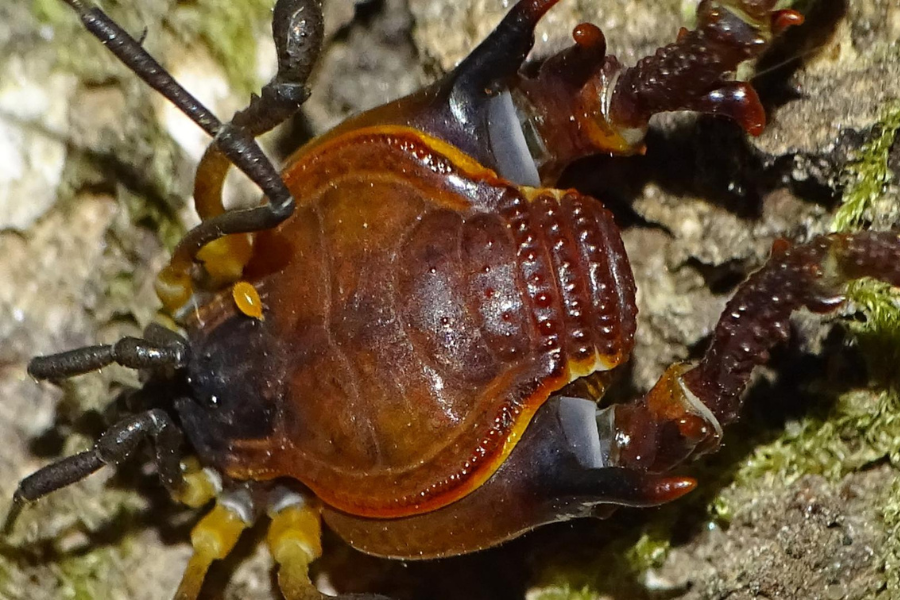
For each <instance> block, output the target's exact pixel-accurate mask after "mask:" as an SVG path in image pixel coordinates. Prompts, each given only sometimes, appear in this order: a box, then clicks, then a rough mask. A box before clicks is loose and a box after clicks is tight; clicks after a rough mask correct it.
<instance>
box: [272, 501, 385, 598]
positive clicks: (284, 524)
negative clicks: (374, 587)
mask: <svg viewBox="0 0 900 600" xmlns="http://www.w3.org/2000/svg"><path fill="white" fill-rule="evenodd" d="M274 500H275V501H274V502H273V503H272V505H271V508H270V510H269V516H270V517H271V519H272V523H271V524H270V525H269V532H268V535H267V537H266V541H267V543H268V545H269V552H270V553H271V554H272V558H273V559H275V562H276V563H277V564H278V587H279V588H281V593H282V594H283V595H284V598H285V600H327V599H329V598H332V596H326V595H325V594H323V593H321V592H320V591H319V590H317V589H316V587H315V586H314V585H313V584H312V581H310V578H309V565H310V564H311V563H312V562H313V561H315V560H316V559H318V558H319V557H320V556H322V542H321V538H322V509H321V507H320V506H318V504H315V503H313V502H309V501H307V499H305V498H304V497H303V496H300V495H299V494H295V493H292V492H286V493H281V490H279V492H278V493H277V494H276V495H275V497H274ZM336 598H337V599H339V600H390V599H389V598H386V597H385V596H379V595H376V594H341V595H339V596H336Z"/></svg>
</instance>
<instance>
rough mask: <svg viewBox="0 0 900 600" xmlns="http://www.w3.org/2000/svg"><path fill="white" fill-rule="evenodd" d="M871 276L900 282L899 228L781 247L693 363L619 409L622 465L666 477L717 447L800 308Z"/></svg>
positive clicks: (821, 307)
mask: <svg viewBox="0 0 900 600" xmlns="http://www.w3.org/2000/svg"><path fill="white" fill-rule="evenodd" d="M863 277H872V278H875V279H879V280H881V281H884V282H886V283H889V284H891V285H894V286H900V232H897V231H886V232H874V231H867V232H859V233H849V234H832V235H826V236H821V237H818V238H816V239H814V240H813V241H811V242H809V243H808V244H804V245H802V246H796V247H791V246H790V244H788V243H787V242H785V241H778V242H776V243H775V244H774V246H773V249H772V256H771V258H770V259H769V261H768V262H767V263H766V265H765V266H764V267H763V268H762V269H760V270H759V271H757V272H756V273H754V274H753V275H751V276H750V278H749V279H748V280H747V281H746V282H745V283H744V284H742V285H741V286H740V287H739V288H738V290H737V292H736V293H735V295H734V297H733V298H732V299H731V301H729V302H728V304H727V305H726V307H725V312H724V313H723V315H722V317H721V319H720V320H719V323H718V324H717V325H716V328H715V331H714V333H713V340H712V343H711V345H710V347H709V349H707V351H706V353H705V354H704V355H703V358H702V359H701V360H700V361H699V362H698V363H697V365H696V366H693V367H692V366H690V365H674V366H673V367H671V368H669V369H668V371H667V372H666V373H665V375H663V377H662V378H661V379H660V380H659V382H658V383H657V384H656V385H655V386H654V387H653V389H652V390H650V392H648V394H647V395H646V396H645V397H644V398H642V399H640V400H639V401H637V402H635V403H633V404H626V405H621V406H617V407H615V408H616V410H615V417H614V418H615V426H614V427H615V430H616V431H617V432H618V435H617V439H618V440H629V441H628V442H626V443H621V442H620V443H619V447H618V453H619V462H618V463H617V464H618V465H619V466H625V467H631V468H637V469H640V470H643V471H650V472H662V471H666V470H668V469H670V468H672V467H673V466H675V465H677V464H678V463H680V462H682V461H684V460H685V459H687V458H689V457H691V456H697V455H699V454H702V453H704V452H708V451H711V450H714V449H715V448H716V447H717V446H718V443H719V438H720V437H721V426H722V425H727V424H729V423H731V422H733V421H734V420H736V419H737V417H738V414H739V412H740V408H741V404H742V400H741V395H742V393H743V391H744V388H745V387H746V385H747V382H748V381H749V379H750V375H751V373H752V371H753V369H754V368H755V367H757V366H759V365H761V364H764V363H765V362H766V361H767V360H768V357H769V352H770V351H771V349H772V348H773V347H774V346H775V345H776V344H778V343H780V342H783V341H785V340H787V339H788V337H789V334H790V320H789V319H790V315H791V313H793V312H794V311H796V310H798V309H800V308H806V309H808V310H810V311H812V312H817V313H827V312H830V311H833V310H835V309H836V308H837V307H838V306H840V305H841V304H842V303H843V301H844V296H843V294H842V286H843V285H844V284H846V283H848V282H850V281H853V280H855V279H860V278H863Z"/></svg>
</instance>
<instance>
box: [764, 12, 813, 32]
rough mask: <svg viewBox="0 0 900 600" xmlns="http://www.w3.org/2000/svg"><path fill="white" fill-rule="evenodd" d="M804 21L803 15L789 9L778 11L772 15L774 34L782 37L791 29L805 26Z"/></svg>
mask: <svg viewBox="0 0 900 600" xmlns="http://www.w3.org/2000/svg"><path fill="white" fill-rule="evenodd" d="M804 20H805V19H804V17H803V15H801V14H800V13H798V12H797V11H796V10H790V9H787V10H779V11H776V12H775V14H773V15H772V32H773V33H774V34H775V35H780V34H781V33H782V32H784V30H786V29H788V28H790V27H796V26H798V25H803V21H804Z"/></svg>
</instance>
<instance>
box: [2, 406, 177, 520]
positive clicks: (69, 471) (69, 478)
mask: <svg viewBox="0 0 900 600" xmlns="http://www.w3.org/2000/svg"><path fill="white" fill-rule="evenodd" d="M148 437H149V438H153V442H154V445H155V447H156V466H157V469H158V471H159V478H160V479H161V480H162V482H163V484H164V485H165V486H166V487H167V488H168V489H169V490H172V491H178V490H179V489H180V488H181V487H182V485H183V484H184V479H183V477H182V474H181V464H180V461H181V442H182V436H181V431H180V430H179V429H178V428H177V427H176V426H175V423H173V422H172V419H171V418H170V417H169V415H168V414H166V412H165V411H163V410H161V409H158V408H157V409H153V410H149V411H147V412H143V413H140V414H138V415H135V416H133V417H129V418H128V419H125V420H123V421H119V422H118V423H116V424H115V425H113V426H112V427H110V428H109V429H108V430H107V431H106V432H105V433H104V434H103V435H102V436H101V437H100V439H99V440H97V443H96V444H94V447H93V448H92V449H90V450H87V451H85V452H81V453H79V454H76V455H74V456H69V457H68V458H64V459H62V460H60V461H57V462H55V463H53V464H51V465H47V466H46V467H44V468H43V469H41V470H39V471H37V472H36V473H33V474H32V475H29V476H28V477H26V478H25V479H23V480H22V481H21V482H19V487H18V489H17V490H16V493H15V494H14V495H13V502H12V506H11V507H10V509H9V513H8V514H7V515H6V521H5V522H4V524H3V532H4V534H9V533H10V532H11V531H12V528H13V526H14V525H15V523H16V519H17V518H18V517H19V514H21V512H22V508H23V507H24V506H25V505H26V504H28V503H29V502H34V501H35V500H38V499H39V498H42V497H43V496H46V495H47V494H50V493H51V492H55V491H56V490H59V489H62V488H64V487H66V486H68V485H71V484H73V483H75V482H76V481H80V480H82V479H84V478H85V477H87V476H88V475H90V474H91V473H94V472H96V471H98V470H99V469H100V468H101V467H103V466H105V465H117V464H119V463H121V462H122V461H124V460H125V459H126V458H128V457H129V456H130V455H131V454H132V453H133V452H134V450H135V449H136V448H137V447H138V445H139V444H140V443H141V442H142V441H143V440H144V439H146V438H148Z"/></svg>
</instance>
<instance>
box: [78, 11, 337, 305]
mask: <svg viewBox="0 0 900 600" xmlns="http://www.w3.org/2000/svg"><path fill="white" fill-rule="evenodd" d="M64 1H65V2H66V3H67V4H68V5H69V6H71V7H72V8H73V9H74V10H75V12H77V13H78V16H79V17H80V18H81V21H82V23H83V24H84V26H85V28H86V29H87V30H88V31H89V32H90V33H92V34H93V35H94V36H95V37H96V38H97V39H99V40H100V41H101V42H103V44H104V45H105V46H106V47H107V48H109V49H110V51H111V52H112V53H113V54H115V55H116V57H117V58H118V59H119V60H121V61H122V62H123V63H124V64H125V65H127V66H128V68H130V69H131V70H132V71H133V72H134V73H135V74H136V75H138V76H139V77H140V78H141V79H143V80H144V81H145V82H147V83H148V84H149V85H150V86H151V87H153V88H154V89H155V90H157V91H158V92H159V93H161V94H162V95H163V96H165V97H166V98H167V99H168V100H169V101H171V102H172V103H173V104H174V105H175V106H176V107H178V108H179V109H180V110H181V111H182V112H184V113H185V114H186V115H187V116H188V117H189V118H190V119H191V120H192V121H194V122H195V123H197V125H199V126H200V127H201V128H202V129H203V130H204V131H206V132H207V133H208V134H209V135H210V136H212V137H213V138H214V140H215V142H216V144H217V146H218V147H219V149H220V150H221V152H222V154H224V155H225V156H226V157H227V158H228V160H229V161H231V162H232V163H233V164H234V165H235V166H237V167H238V168H239V169H240V170H241V171H243V172H244V173H245V174H246V175H247V176H248V177H249V178H250V179H251V180H252V181H253V182H254V183H256V184H257V185H258V186H259V187H260V189H261V190H262V191H263V193H264V194H265V195H266V196H267V197H268V199H269V202H268V203H267V204H264V205H262V206H258V207H255V208H250V209H245V210H239V211H231V212H228V213H224V214H221V215H218V216H217V217H215V218H213V219H210V220H208V221H205V222H203V223H201V224H200V225H198V226H197V227H195V228H194V229H192V230H191V231H190V232H188V234H187V235H186V236H185V237H184V239H182V240H181V242H180V243H179V245H178V248H177V249H176V252H175V256H174V257H173V263H172V265H171V267H172V268H173V269H174V270H175V271H177V272H178V273H180V274H181V277H180V279H178V278H177V277H175V275H173V276H172V277H171V278H170V279H172V280H173V281H177V282H178V283H177V284H176V285H182V286H184V285H186V286H187V288H188V289H190V281H189V277H188V276H187V273H188V271H189V269H190V266H191V263H192V260H193V257H194V256H195V255H196V254H197V252H198V251H199V250H200V249H201V248H202V247H203V246H205V245H206V244H208V243H209V242H211V241H213V240H216V239H219V238H221V237H223V236H225V235H229V234H235V233H246V232H252V231H259V230H261V229H269V228H271V227H274V226H276V225H278V224H279V223H281V222H282V221H284V220H285V219H286V218H288V217H289V216H290V215H291V214H293V212H294V207H295V202H294V198H293V196H292V195H291V193H290V191H289V190H288V189H287V187H286V186H285V185H284V182H283V181H282V180H281V176H280V175H279V173H278V170H277V169H276V168H275V166H274V165H273V164H272V162H271V161H270V160H269V159H268V158H267V157H266V156H265V154H264V153H263V152H262V150H261V149H260V147H259V145H257V143H256V142H255V141H254V139H253V137H254V135H253V133H252V132H250V131H248V130H247V129H246V128H245V125H246V124H248V123H250V124H252V123H259V124H260V125H265V123H263V122H262V121H264V118H263V117H262V116H261V115H263V114H264V113H265V110H264V109H267V108H269V107H283V108H282V112H280V113H279V114H283V112H284V111H286V110H287V108H286V107H289V106H290V105H291V103H292V102H293V103H294V104H295V105H296V104H298V103H302V101H303V100H304V99H305V98H306V95H307V94H306V91H305V89H304V88H303V86H302V85H301V86H299V87H292V86H291V85H289V84H290V83H291V82H288V85H275V86H274V87H270V88H269V92H268V94H267V96H268V97H269V98H273V99H272V100H267V99H266V98H265V97H264V98H262V99H261V100H260V101H258V102H256V103H255V106H254V103H251V106H250V107H249V108H248V110H247V111H246V114H244V115H242V116H240V118H238V119H236V121H235V122H232V123H227V124H223V123H222V122H221V121H219V119H218V118H216V116H215V115H213V114H212V113H211V112H210V111H209V110H208V109H207V108H206V107H204V106H203V105H202V104H201V103H200V102H199V101H197V99H196V98H194V97H193V96H191V95H190V94H189V93H188V92H187V91H186V90H185V89H184V88H183V87H181V86H180V85H179V84H178V83H177V82H176V81H175V80H174V79H173V78H172V77H171V75H169V73H167V72H166V71H165V69H163V68H162V66H160V64H159V63H158V62H156V61H155V60H154V59H153V58H152V57H151V56H150V55H149V54H148V53H147V52H146V51H145V50H144V49H143V48H142V47H141V45H140V43H139V42H138V41H137V40H135V39H134V38H133V37H131V36H130V35H129V34H128V33H127V32H125V31H124V30H123V29H122V28H121V27H119V26H118V25H117V24H116V23H115V22H114V21H113V20H112V19H110V18H109V16H107V15H106V14H105V13H104V12H103V11H101V10H100V9H98V8H95V7H88V6H86V5H85V4H84V3H82V2H81V0H64ZM279 5H280V8H283V9H284V13H282V12H281V11H280V10H279V12H278V13H277V14H278V15H281V16H283V17H286V19H287V21H286V28H285V29H284V30H283V31H284V32H285V34H284V36H283V39H284V40H285V43H286V44H291V43H293V44H294V45H293V46H292V47H297V48H299V49H300V50H301V54H303V52H304V51H306V52H308V53H309V54H308V55H306V54H303V55H302V56H301V55H296V56H295V55H292V54H291V52H290V51H289V52H288V57H287V62H286V64H289V65H290V66H293V67H296V68H298V70H299V71H300V72H301V73H304V72H305V73H306V74H308V71H309V66H310V65H311V63H312V61H313V60H314V58H315V56H316V54H317V48H318V45H319V44H320V43H321V26H322V21H321V7H320V6H319V3H318V2H317V1H316V0H280V2H279ZM315 32H319V33H318V36H316V34H315ZM310 43H311V45H309V44H310ZM279 54H280V57H281V55H283V54H284V53H283V52H279ZM304 78H305V75H304ZM242 122H243V123H244V124H242ZM170 284H171V282H170Z"/></svg>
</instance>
